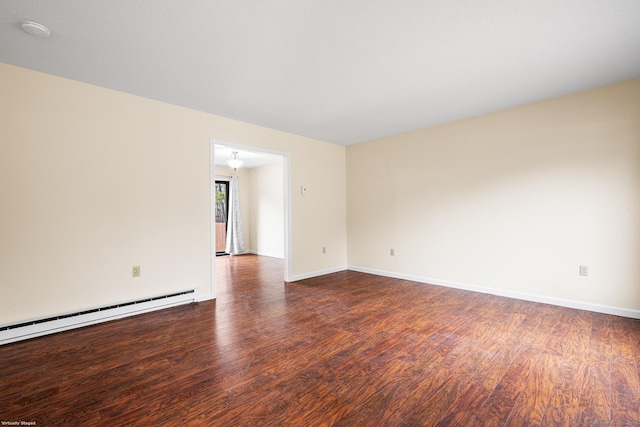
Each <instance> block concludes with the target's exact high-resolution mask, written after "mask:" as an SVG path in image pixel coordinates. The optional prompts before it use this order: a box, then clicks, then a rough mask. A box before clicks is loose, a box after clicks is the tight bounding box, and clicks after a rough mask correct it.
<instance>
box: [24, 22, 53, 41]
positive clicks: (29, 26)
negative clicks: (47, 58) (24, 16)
mask: <svg viewBox="0 0 640 427" xmlns="http://www.w3.org/2000/svg"><path fill="white" fill-rule="evenodd" d="M21 25H22V29H23V30H25V31H26V32H27V33H29V34H31V35H32V36H36V37H41V38H43V39H46V38H48V37H49V36H50V35H51V30H50V29H48V28H47V27H45V26H44V25H42V24H38V23H37V22H33V21H23V22H22V24H21Z"/></svg>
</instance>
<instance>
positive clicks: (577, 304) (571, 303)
mask: <svg viewBox="0 0 640 427" xmlns="http://www.w3.org/2000/svg"><path fill="white" fill-rule="evenodd" d="M347 269H348V270H352V271H359V272H361V273H369V274H375V275H377V276H386V277H393V278H395V279H403V280H410V281H412V282H419V283H426V284H429V285H436V286H445V287H448V288H455V289H462V290H465V291H473V292H480V293H484V294H491V295H497V296H501V297H507V298H515V299H520V300H524V301H532V302H540V303H544V304H551V305H557V306H560V307H567V308H575V309H578V310H587V311H593V312H595V313H604V314H612V315H615V316H621V317H629V318H631V319H640V310H633V309H630V308H623V307H614V306H609V305H602V304H594V303H590V302H584V301H575V300H568V299H563V298H555V297H549V296H544V295H536V294H529V293H526V292H517V291H509V290H505V289H497V288H488V287H485V286H478V285H470V284H468V283H461V282H453V281H450V280H442V279H433V278H429V277H421V276H413V275H410V274H402V273H395V272H391V271H384V270H376V269H373V268H366V267H358V266H355V265H350V266H348V267H347Z"/></svg>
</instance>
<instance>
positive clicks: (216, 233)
mask: <svg viewBox="0 0 640 427" xmlns="http://www.w3.org/2000/svg"><path fill="white" fill-rule="evenodd" d="M233 152H237V153H238V154H239V158H240V160H243V164H242V166H241V167H239V168H238V169H237V171H236V170H235V169H233V168H231V169H230V166H229V164H228V162H227V160H229V159H230V156H231V155H232V154H233ZM274 159H275V160H274ZM261 161H263V162H264V161H267V162H268V163H274V161H275V163H277V164H279V165H280V168H279V173H274V172H273V171H274V169H275V170H277V169H278V168H273V167H265V168H263V169H262V171H260V168H261V167H263V166H264V163H263V164H262V165H260V162H261ZM269 171H270V172H269ZM290 171H291V156H290V154H289V153H287V152H281V151H276V150H269V149H264V148H259V147H253V146H247V145H240V144H235V143H230V142H227V141H217V140H213V139H212V140H210V183H211V184H210V185H211V255H212V256H211V273H212V274H211V296H210V298H215V297H216V284H215V281H216V258H217V257H218V255H219V254H220V255H222V254H226V233H227V231H228V225H227V224H228V221H224V218H225V216H228V215H229V195H230V192H231V191H230V186H229V180H230V179H231V176H229V175H236V176H238V178H237V179H238V181H239V189H240V190H241V194H240V201H241V202H243V203H241V208H240V211H243V210H244V209H247V207H248V206H251V212H250V220H249V221H247V222H249V225H248V226H247V227H248V228H249V234H248V235H249V236H250V237H248V238H247V236H246V235H247V233H246V232H245V243H246V241H247V239H248V240H249V241H250V244H249V246H248V247H247V249H248V250H247V252H248V253H254V254H257V255H266V256H275V257H277V258H282V259H283V261H284V262H283V264H284V280H285V282H288V281H289V280H290V278H291V277H292V272H291V251H290V247H291V200H290V199H291V172H290ZM270 174H271V175H270ZM274 175H275V177H274ZM266 177H268V178H266ZM248 182H250V183H251V185H250V188H249V191H244V192H243V191H242V190H243V189H245V190H246V185H247V183H248ZM267 182H269V183H270V185H269V186H268V188H266V187H267V186H265V184H266V183H267ZM219 184H220V185H219ZM225 184H226V188H225ZM273 189H279V199H274V198H271V199H270V202H271V203H270V204H268V205H267V204H265V203H264V200H265V199H268V198H269V197H275V196H273V192H272V190H273ZM225 190H226V191H225ZM223 193H226V194H223ZM247 194H251V199H250V200H248V203H245V202H247V200H246V199H244V198H245V197H248V196H247ZM218 200H220V203H218ZM252 203H255V204H257V205H252ZM275 205H278V206H280V208H279V212H280V213H279V214H278V215H274V214H273V212H274V211H275V209H273V206H275ZM242 206H244V208H243V207H242ZM258 218H259V220H258ZM244 222H245V220H244V219H243V223H244ZM223 224H224V225H223ZM223 229H224V237H223V232H222V230H223ZM275 230H279V231H278V233H279V236H280V237H277V238H267V237H265V235H269V236H273V233H274V231H275ZM265 242H269V243H273V242H280V243H279V248H277V247H274V246H273V245H271V244H265ZM223 247H224V249H223ZM223 251H224V252H223Z"/></svg>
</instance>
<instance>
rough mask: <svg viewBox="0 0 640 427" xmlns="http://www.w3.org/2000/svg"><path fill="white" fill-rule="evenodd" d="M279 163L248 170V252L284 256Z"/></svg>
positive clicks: (281, 171) (281, 166)
mask: <svg viewBox="0 0 640 427" xmlns="http://www.w3.org/2000/svg"><path fill="white" fill-rule="evenodd" d="M283 173H284V171H283V163H282V161H279V162H277V163H273V164H270V165H267V166H262V167H258V168H253V169H250V170H249V182H250V187H251V196H250V200H249V206H250V214H249V218H250V223H251V227H250V230H251V246H250V247H251V251H252V252H255V253H257V254H258V255H265V256H271V257H276V258H283V257H284V192H283V179H284V176H283Z"/></svg>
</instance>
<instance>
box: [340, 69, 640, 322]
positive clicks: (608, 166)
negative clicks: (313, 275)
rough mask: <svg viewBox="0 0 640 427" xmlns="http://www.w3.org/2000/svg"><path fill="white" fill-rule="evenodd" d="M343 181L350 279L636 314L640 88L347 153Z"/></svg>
mask: <svg viewBox="0 0 640 427" xmlns="http://www.w3.org/2000/svg"><path fill="white" fill-rule="evenodd" d="M460 102H464V100H460ZM347 173H348V175H347V192H348V193H347V194H348V205H347V207H348V263H349V265H350V266H352V267H353V268H356V269H364V270H367V271H377V272H384V273H385V274H388V273H390V274H392V275H404V276H412V277H415V278H419V279H421V280H422V279H423V280H425V281H431V282H439V283H450V284H454V285H462V286H468V287H470V288H474V287H477V288H483V289H497V290H499V291H500V292H501V293H503V294H513V295H525V296H527V295H529V296H539V297H545V298H546V297H548V298H551V299H557V300H561V301H579V302H584V303H586V304H588V305H589V306H590V307H595V306H597V305H604V306H610V307H618V308H624V309H628V310H632V311H633V310H635V313H636V314H640V311H638V310H640V262H639V261H640V79H638V80H633V81H629V82H626V83H622V84H618V85H613V86H609V87H605V88H601V89H598V90H592V91H588V92H583V93H579V94H575V95H571V96H566V97H563V98H558V99H553V100H549V101H545V102H541V103H537V104H533V105H529V106H524V107H520V108H514V109H510V110H507V111H503V112H499V113H495V114H490V115H486V116H482V117H477V118H474V119H470V120H465V121H460V122H456V123H451V124H447V125H442V126H438V127H433V128H429V129H424V130H420V131H416V132H412V133H408V134H403V135H398V136H394V137H390V138H385V139H381V140H377V141H373V142H368V143H363V144H359V145H355V146H350V147H348V148H347ZM391 248H393V249H395V256H393V257H392V256H390V249H391ZM581 264H584V265H587V266H588V268H589V275H588V276H587V277H582V276H579V275H578V268H579V265H581Z"/></svg>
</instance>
